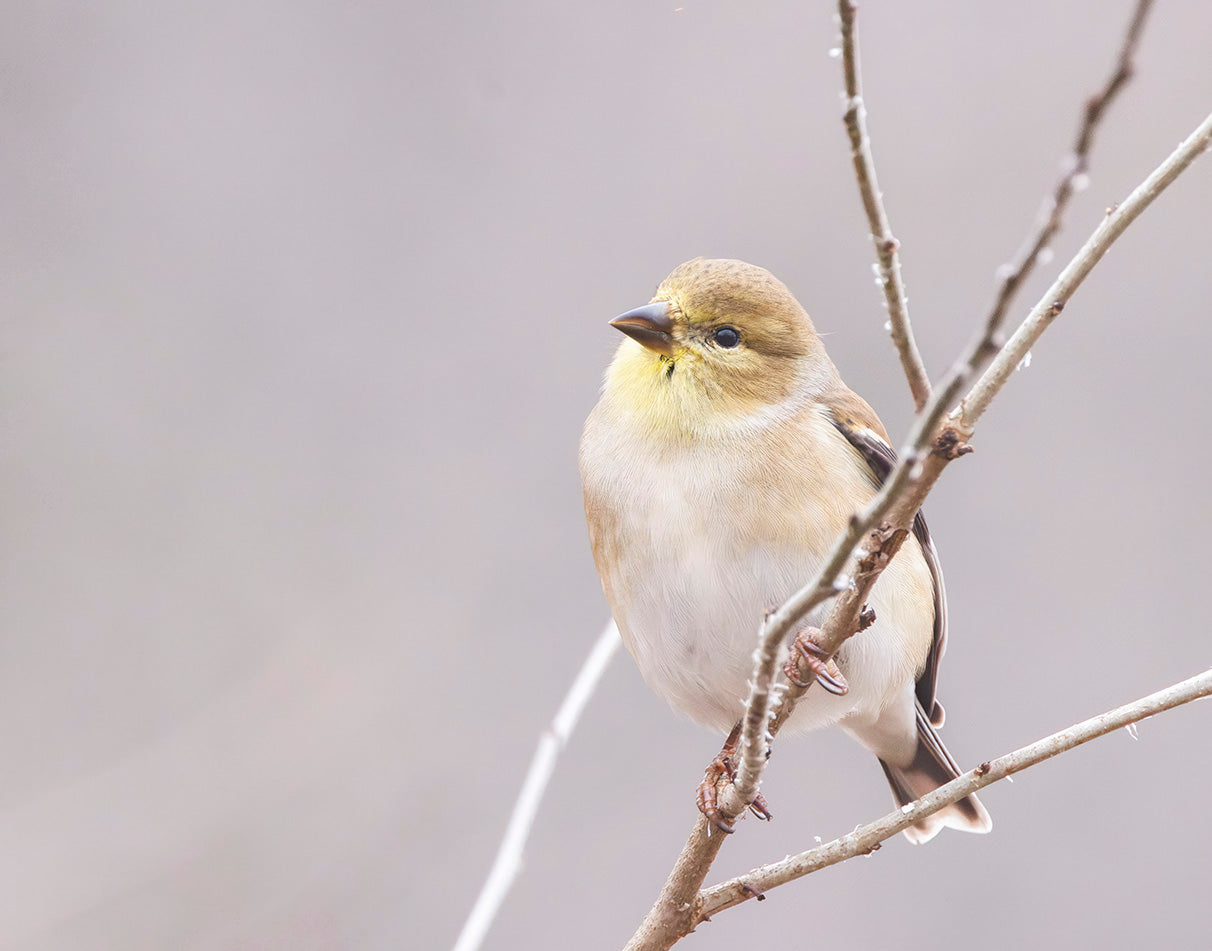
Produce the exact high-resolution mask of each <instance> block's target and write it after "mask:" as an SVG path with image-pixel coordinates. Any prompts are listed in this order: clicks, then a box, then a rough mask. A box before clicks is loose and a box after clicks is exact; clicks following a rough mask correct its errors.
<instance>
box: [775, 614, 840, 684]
mask: <svg viewBox="0 0 1212 951" xmlns="http://www.w3.org/2000/svg"><path fill="white" fill-rule="evenodd" d="M819 633H820V628H816V627H810V628H807V629H806V630H803V631H800V632H799V633H798V634H797V635H795V640H794V641H793V642H792V643H793V644H794V645H795V652H797V653H798V654H799V655H800V656H801V657H803V658H804V666H805V667H807V668H808V669H809V670H811V671H812V673H813V675H814V679H815V680H816V682H817V683H818V684H820V685H821V686H822V687H824V688H825V689H826V690H828V691H829V692H830V693H831V694H833V695H834V696H837V697H841V696H844V695H845V694H846V693H847V691H849V690H850V685H849V684H848V683H846V678H845V677H843V676H842V672H841V670H840V669H839V668H838V666H837V664H836V663H835V662H834V660H833V658H831V657H830V656H829V655H828V654H827V653H826V652H825V651H824V650H822V649H821V648H820V646H819V645H818V644H817V643H816V640H815V635H817V634H819ZM783 673H784V674H786V676H787V679H788V680H790V681H791V682H792V683H793V684H795V685H796V686H797V687H800V688H803V687H807V686H808V683H809V682H806V681H803V680H800V676H799V670H798V668H797V665H796V653H792V655H791V656H790V657H788V658H787V662H786V663H785V664H783Z"/></svg>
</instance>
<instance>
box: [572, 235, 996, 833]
mask: <svg viewBox="0 0 1212 951" xmlns="http://www.w3.org/2000/svg"><path fill="white" fill-rule="evenodd" d="M611 324H612V326H614V327H616V328H617V329H618V330H620V331H622V332H623V333H624V334H625V335H626V337H627V339H625V340H623V341H622V343H621V344H620V346H619V349H618V352H617V353H616V354H615V357H614V360H613V362H612V363H611V364H610V368H609V369H608V371H607V373H606V380H605V385H604V388H603V392H602V397H601V400H600V401H599V403H598V404H597V406H596V407H595V408H594V410H593V412H592V413H591V414H590V416H589V419H588V420H587V421H586V423H585V431H584V434H583V436H582V438H581V452H580V467H581V480H582V484H583V487H584V492H585V512H586V517H587V519H588V523H589V536H590V543H591V545H592V548H593V556H594V561H595V563H596V565H597V569H598V574H599V575H600V576H601V579H602V587H603V590H604V591H605V593H606V599H607V601H609V603H610V607H611V611H612V612H613V614H614V619H615V621H616V623H617V624H618V627H619V631H620V632H621V634H622V636H623V641H624V643H625V644H626V645H627V648H628V650H629V651H630V652H631V655H632V656H633V657H634V658H635V661H636V663H637V664H638V665H639V668H640V672H641V674H642V675H643V677H644V680H645V681H646V682H647V683H648V685H649V686H650V687H651V688H652V689H653V690H654V691H656V693H658V694H659V695H660V696H662V697H664V698H665V699H666V700H667V701H668V702H669V703H670V704H671V705H672V706H673V707H675V708H676V709H678V710H680V711H682V712H683V713H685V714H687V715H689V716H690V717H691V718H692V719H694V720H696V721H698V722H699V723H702V724H704V725H705V726H708V727H710V728H712V729H715V730H718V731H720V732H721V733H725V734H729V742H726V743H725V747H724V749H723V750H722V751H721V755H720V757H717V760H716V762H715V764H714V766H715V769H716V771H717V774H718V771H719V770H725V771H730V770H731V768H732V767H731V763H730V761H729V756H731V755H733V754H734V753H735V744H736V738H737V736H738V735H739V725H740V717H741V714H742V712H743V710H744V705H745V700H746V697H747V695H748V686H747V684H748V680H749V678H750V676H751V673H752V667H753V651H754V648H755V647H756V645H757V636H758V634H757V632H758V629H759V626H760V624H761V621H762V618H763V616H764V614H765V612H766V611H768V610H769V609H771V608H773V607H776V606H778V605H779V604H781V603H782V602H783V601H784V600H786V599H787V597H789V596H790V595H791V594H792V593H793V592H795V591H796V590H797V589H798V588H799V587H800V586H801V585H803V584H804V583H805V582H806V581H807V580H808V579H810V578H811V577H812V575H813V574H814V573H815V571H816V570H817V568H818V567H819V565H820V563H821V561H822V560H823V559H824V557H825V555H826V554H827V552H828V551H829V550H830V548H831V547H832V546H833V544H834V543H835V540H836V539H837V537H838V536H839V535H840V534H841V533H842V531H843V530H844V529H845V527H846V524H847V521H848V520H849V518H850V516H851V515H852V514H853V513H855V512H857V511H858V510H859V509H861V508H862V507H863V506H864V505H865V504H866V503H867V502H868V501H869V500H870V499H871V497H872V496H873V495H874V494H875V492H876V491H877V489H878V487H879V485H880V483H881V482H882V481H883V479H884V478H885V477H886V475H887V473H888V471H889V470H890V468H891V466H892V464H893V462H894V460H895V455H894V453H893V451H892V449H891V447H890V446H889V444H888V437H887V434H886V433H885V431H884V427H883V425H881V423H880V421H879V418H878V417H877V416H876V415H875V413H874V411H872V409H871V407H869V406H868V405H867V404H866V403H865V402H863V400H862V399H861V398H860V397H859V396H858V395H856V394H855V393H854V392H852V391H851V390H850V389H848V388H847V386H846V384H845V383H843V382H842V379H841V377H840V376H839V375H838V371H837V368H836V367H835V366H834V365H833V362H832V361H831V360H830V359H829V356H828V355H827V354H826V353H825V347H824V344H823V343H822V342H821V338H820V337H819V336H818V335H817V333H816V330H815V329H814V327H813V325H812V321H811V320H810V319H809V318H808V314H807V313H806V312H805V311H804V308H803V307H801V306H800V304H799V302H798V301H796V299H795V298H794V297H793V296H792V295H791V292H790V291H789V290H788V289H787V288H786V287H785V286H784V285H783V284H782V283H781V282H780V281H778V280H777V279H776V278H775V277H774V276H773V275H772V274H770V272H769V271H766V270H764V269H763V268H760V267H755V266H754V265H751V264H746V263H744V262H742V261H729V260H704V259H702V258H697V259H695V260H693V261H688V262H687V263H685V264H683V265H681V266H680V267H678V268H677V269H676V270H674V272H673V273H672V274H670V275H669V276H668V277H667V278H666V279H665V280H664V282H662V284H661V286H660V287H659V288H657V292H656V295H655V296H654V297H653V298H652V301H651V302H650V303H648V304H647V305H645V306H643V307H639V308H637V309H635V310H631V311H628V312H627V313H625V314H623V315H622V316H620V317H617V318H616V319H615V320H613V321H611ZM868 606H869V607H870V608H872V609H873V610H874V612H875V621H874V624H872V625H871V626H870V627H869V628H868V629H867V630H864V631H862V632H860V633H859V634H857V635H855V636H854V637H851V638H850V639H849V640H848V641H847V642H846V643H845V644H844V645H843V646H842V648H841V650H840V651H838V653H837V656H836V658H832V659H830V658H828V657H826V656H824V653H823V652H822V651H820V649H819V648H817V647H816V646H815V645H814V643H813V639H812V629H811V628H808V629H807V630H806V631H804V632H802V633H801V634H800V635H799V636H798V637H797V639H796V644H797V647H798V650H799V651H800V652H802V653H803V654H804V656H805V659H806V661H807V665H808V667H809V668H811V669H812V670H813V672H814V673H815V674H816V679H817V680H818V681H819V682H820V684H821V685H822V686H823V687H824V688H825V689H823V690H811V691H809V692H808V693H807V694H806V695H805V696H804V697H803V698H802V700H801V701H800V703H799V705H798V706H797V707H796V709H795V711H794V712H793V714H792V715H791V717H790V719H788V721H787V723H786V724H785V726H784V733H786V732H788V731H790V732H792V733H794V732H802V731H805V730H811V729H814V728H816V727H822V726H827V725H829V724H834V723H836V724H838V725H840V726H841V727H842V728H843V729H845V730H846V731H847V732H849V733H850V734H851V735H852V736H854V737H855V739H857V740H858V741H859V742H860V743H862V744H863V746H865V747H866V748H867V749H869V750H870V751H871V752H873V753H875V755H876V756H877V757H879V760H880V763H881V765H882V766H883V768H884V772H885V774H886V776H887V778H888V781H889V783H890V784H891V786H892V790H893V794H894V795H895V797H896V800H897V802H898V803H901V804H905V803H908V802H912V801H913V800H915V799H917V798H919V797H920V796H922V795H924V794H925V793H927V792H929V791H931V790H932V789H935V788H936V787H938V786H940V785H942V784H943V783H945V782H947V781H949V780H951V779H953V778H955V777H956V776H957V775H958V774H959V770H958V769H957V767H956V765H955V761H954V760H953V759H952V758H951V755H950V754H949V753H948V752H947V750H946V748H945V747H944V746H943V744H942V741H941V740H940V739H939V737H938V734H937V733H936V732H935V727H937V726H939V725H941V723H942V707H941V706H940V705H939V704H938V702H937V700H936V699H935V683H936V678H937V675H938V663H939V659H940V658H941V656H942V653H943V645H944V639H945V635H946V626H947V610H946V600H945V594H944V591H943V578H942V573H941V571H940V568H939V563H938V558H937V556H936V554H935V551H934V546H933V545H932V543H931V541H930V535H929V532H928V531H927V529H926V524H925V522H924V521H923V520H922V518H921V516H920V515H919V516H918V518H917V521H916V523H915V525H914V532H913V536H912V537H911V538H910V539H909V540H908V541H907V542H906V544H905V545H904V547H903V548H902V550H901V552H900V554H899V555H898V556H897V557H896V558H895V559H894V560H893V561H892V563H891V564H889V565H888V567H887V568H886V569H885V570H884V572H883V574H882V575H881V576H880V577H879V579H878V580H877V582H876V584H875V586H874V588H873V590H872V593H871V597H870V599H869V601H868ZM808 620H809V623H813V622H815V620H816V618H813V617H811V616H810V618H809V619H808ZM788 657H790V649H788ZM786 669H787V670H788V672H789V674H791V672H793V671H794V667H793V666H788V667H787V668H786ZM791 675H793V674H791ZM730 731H731V732H730ZM708 777H709V779H712V778H713V777H712V773H711V769H709V773H708ZM704 782H705V783H707V782H708V780H705V781H704ZM710 785H711V788H712V791H714V782H711V783H710ZM700 807H701V808H703V809H704V812H705V813H706V814H707V816H708V818H709V819H711V820H712V821H714V822H715V823H716V824H717V825H718V826H719V827H721V828H725V829H728V828H730V827H729V826H727V824H726V823H725V822H724V821H723V819H722V818H721V817H720V815H719V813H718V812H717V811H716V810H715V805H714V800H713V799H712V798H711V797H708V799H707V801H706V802H704V799H703V796H702V793H701V794H700ZM758 807H759V810H760V809H762V804H761V803H759V804H758ZM943 826H950V827H952V828H956V829H963V830H966V831H969V832H986V831H988V830H989V828H990V827H991V822H990V819H989V815H988V813H987V812H986V811H985V809H984V807H983V806H982V805H981V804H980V802H979V801H978V800H977V799H976V797H975V796H969V797H968V798H966V799H962V800H960V801H959V802H957V803H955V804H954V805H952V806H949V807H947V808H946V809H944V810H942V811H941V812H938V813H935V814H934V815H932V816H929V817H927V818H926V819H923V820H922V821H921V822H920V823H919V824H918V825H916V826H911V827H910V828H909V829H907V830H906V833H905V834H906V835H907V836H908V837H909V838H910V840H912V841H914V842H925V841H927V840H928V839H930V838H932V837H933V836H934V835H935V834H936V833H937V832H938V830H939V829H940V828H942V827H943Z"/></svg>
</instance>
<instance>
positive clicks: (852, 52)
mask: <svg viewBox="0 0 1212 951" xmlns="http://www.w3.org/2000/svg"><path fill="white" fill-rule="evenodd" d="M857 13H858V8H857V7H856V6H855V5H854V3H852V2H851V0H839V2H838V20H839V23H840V24H841V28H842V69H843V73H844V75H845V82H846V111H845V113H844V114H843V117H842V118H843V121H844V122H845V123H846V133H847V135H848V136H849V137H850V157H851V159H852V160H853V161H854V177H855V180H856V181H857V182H858V187H859V196H860V197H861V198H862V200H863V210H864V211H865V212H866V213H867V224H868V225H869V226H870V228H871V242H872V244H874V245H875V254H876V258H877V260H878V263H877V265H876V272H877V278H878V281H879V284H880V286H881V287H882V288H883V291H884V300H885V302H886V304H887V307H888V327H889V329H890V330H891V332H892V342H893V344H895V345H896V354H897V356H898V357H900V360H901V366H902V367H903V368H904V371H905V378H906V379H907V380H908V381H909V392H910V393H912V394H913V404H914V408H915V409H917V410H918V411H919V412H920V411H921V410H922V408H923V407H925V405H926V401H927V400H929V399H930V377H929V376H928V375H927V374H926V367H925V364H923V363H922V355H921V353H919V352H918V349H917V341H916V340H914V339H913V327H912V325H911V324H910V323H909V298H908V297H907V296H906V294H905V281H904V279H903V278H902V277H901V256H900V254H899V253H898V252H899V249H900V242H899V241H897V240H896V237H895V236H894V235H893V234H892V226H891V224H889V222H888V212H887V211H886V210H885V208H884V193H883V192H881V191H880V185H879V181H878V180H877V179H876V176H875V157H874V156H873V155H872V153H871V136H870V135H869V134H868V132H867V107H866V105H865V104H864V103H863V85H862V82H863V81H862V74H861V72H860V70H859V54H858V38H857V36H856V34H855V28H854V20H855V16H856V14H857Z"/></svg>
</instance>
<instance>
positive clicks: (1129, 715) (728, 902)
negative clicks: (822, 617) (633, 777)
mask: <svg viewBox="0 0 1212 951" xmlns="http://www.w3.org/2000/svg"><path fill="white" fill-rule="evenodd" d="M1209 695H1212V668H1210V669H1208V670H1206V671H1204V672H1203V673H1202V674H1199V675H1197V676H1195V677H1191V678H1190V679H1188V680H1184V681H1182V682H1181V683H1178V684H1175V685H1174V686H1172V687H1167V688H1166V689H1165V690H1160V691H1158V692H1157V693H1154V694H1150V695H1149V696H1147V697H1144V698H1142V699H1140V700H1137V701H1134V702H1133V703H1129V704H1125V705H1124V706H1122V707H1118V708H1116V709H1115V710H1111V711H1109V712H1107V713H1103V714H1101V715H1099V716H1096V717H1093V718H1091V719H1089V720H1085V721H1084V722H1082V723H1078V724H1076V725H1075V726H1071V727H1069V728H1068V729H1067V730H1061V731H1060V732H1059V733H1053V734H1052V735H1051V736H1049V737H1046V738H1044V739H1042V740H1039V741H1037V742H1035V743H1032V744H1031V745H1030V746H1024V747H1023V748H1022V749H1018V750H1015V751H1014V752H1013V753H1007V754H1006V755H1005V756H1000V757H998V758H997V759H995V760H990V761H989V762H986V763H982V764H981V765H980V766H978V767H977V768H976V769H974V770H971V771H970V772H967V773H965V774H964V775H963V776H960V777H959V778H958V779H954V780H952V781H951V782H949V783H947V784H946V785H945V786H940V787H939V788H938V789H936V790H934V791H933V792H931V793H929V794H927V795H925V796H923V797H922V798H921V799H919V800H917V802H915V803H912V804H911V805H909V806H905V807H903V808H902V809H898V810H896V811H895V812H892V813H889V814H888V815H886V816H884V817H883V818H882V819H877V820H876V821H875V822H869V823H867V824H866V825H863V826H859V827H858V828H857V829H855V830H854V831H853V832H851V833H850V834H849V835H844V836H842V837H841V838H838V839H835V840H833V841H832V842H827V843H825V844H824V845H821V846H818V847H816V848H814V849H809V850H808V851H806V852H801V853H800V854H799V855H792V856H789V857H787V858H785V859H783V860H782V861H781V862H772V863H771V864H769V865H763V866H761V867H760V868H756V869H753V870H752V871H749V872H746V873H745V874H744V875H740V876H738V877H736V878H734V879H731V880H729V881H726V882H721V883H720V884H718V885H713V886H711V887H710V888H706V889H704V890H703V891H702V892H701V893H700V894H699V896H698V899H697V901H696V903H695V907H696V915H695V923H697V922H698V921H702V920H703V919H705V918H707V917H710V916H711V915H713V914H715V913H716V912H719V911H723V910H724V909H725V908H731V907H732V906H734V905H739V904H741V903H742V902H744V901H746V900H748V899H749V898H752V897H754V896H755V895H758V894H764V893H765V892H767V891H769V890H770V889H771V888H774V887H776V886H778V885H783V884H785V883H787V882H790V881H793V880H795V879H797V878H802V877H803V876H805V875H808V874H810V873H811V872H815V871H817V870H819V869H822V868H825V867H827V866H829V865H835V864H837V863H838V862H842V861H845V860H846V859H849V858H854V857H855V856H858V855H866V854H868V853H870V852H872V851H874V850H875V849H876V848H878V847H879V844H880V843H881V842H883V841H884V840H886V839H890V838H892V836H894V835H896V834H897V833H898V832H900V831H902V830H903V829H906V828H908V827H909V826H911V825H913V824H914V823H915V822H919V821H920V820H922V819H924V818H925V817H926V816H929V815H932V814H934V813H935V812H938V811H939V810H940V809H943V808H945V807H946V806H948V805H950V804H951V803H953V802H958V801H959V800H960V799H963V798H964V797H965V796H968V795H971V794H972V793H974V792H976V791H977V790H978V789H983V788H984V787H985V786H988V785H990V784H992V783H995V782H997V781H998V780H1000V779H1004V778H1005V777H1007V776H1011V775H1013V774H1014V773H1017V772H1020V771H1021V770H1024V769H1026V768H1027V767H1029V766H1034V765H1035V764H1036V763H1042V762H1043V761H1044V760H1046V759H1050V758H1051V757H1053V756H1057V755H1059V754H1060V753H1064V752H1066V751H1067V750H1071V749H1073V748H1074V747H1075V746H1080V745H1081V744H1083V743H1088V742H1089V741H1090V740H1093V739H1096V738H1097V737H1100V736H1106V734H1108V733H1111V732H1112V731H1114V730H1117V729H1119V728H1120V727H1125V726H1128V725H1129V724H1131V723H1136V722H1137V721H1139V720H1143V719H1145V718H1146V717H1151V716H1153V715H1154V714H1157V713H1161V712H1162V711H1163V710H1169V709H1171V708H1173V707H1177V706H1181V705H1182V704H1184V703H1190V702H1191V701H1192V700H1198V699H1199V698H1200V697H1207V696H1209Z"/></svg>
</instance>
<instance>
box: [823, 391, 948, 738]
mask: <svg viewBox="0 0 1212 951" xmlns="http://www.w3.org/2000/svg"><path fill="white" fill-rule="evenodd" d="M848 395H849V396H850V397H851V399H850V400H846V401H839V403H835V404H834V405H832V406H831V407H830V410H829V415H830V421H831V422H832V423H833V425H834V426H835V427H837V430H838V432H840V433H841V434H842V435H843V436H844V437H845V438H846V441H847V442H849V443H850V445H852V446H853V447H854V448H855V449H857V450H858V453H859V455H861V456H862V457H863V459H864V460H866V462H867V466H868V468H870V469H871V474H872V475H873V476H874V480H875V483H876V485H882V484H883V483H884V480H885V479H887V478H888V474H889V473H890V472H891V471H892V467H893V465H895V464H896V453H895V452H894V451H893V449H892V447H891V446H890V445H888V440H887V437H886V435H885V434H884V428H883V426H881V425H880V423H879V418H878V417H877V416H876V415H875V413H874V411H873V410H872V409H871V407H869V406H868V405H867V404H866V403H864V402H863V401H862V400H861V399H860V398H859V397H858V396H856V395H854V394H848ZM849 402H853V403H854V404H855V405H854V406H847V405H841V404H844V403H849ZM913 534H914V536H915V537H916V538H917V540H918V542H919V543H920V544H921V546H922V554H923V555H924V556H925V557H926V566H927V567H928V568H929V569H930V578H931V580H932V581H933V582H934V639H933V641H932V642H931V644H930V653H929V654H928V655H927V656H926V666H925V668H924V669H923V670H922V673H921V675H920V676H919V677H918V678H917V686H916V690H915V692H916V693H917V699H918V701H919V702H920V703H921V705H922V709H923V710H925V711H928V713H929V717H930V722H931V723H932V724H934V726H942V725H943V716H944V711H943V705H942V704H941V703H939V701H938V698H937V697H936V696H935V688H936V686H937V684H938V665H939V661H940V660H941V659H942V656H943V651H944V650H945V649H946V645H947V591H946V589H945V588H944V587H943V569H942V566H941V565H940V564H939V560H938V552H936V551H935V550H934V542H933V541H932V540H931V539H930V529H929V528H927V527H926V519H925V518H923V517H922V513H921V512H918V513H917V515H916V516H915V517H914V519H913Z"/></svg>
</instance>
